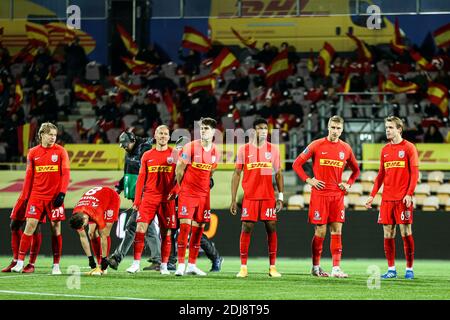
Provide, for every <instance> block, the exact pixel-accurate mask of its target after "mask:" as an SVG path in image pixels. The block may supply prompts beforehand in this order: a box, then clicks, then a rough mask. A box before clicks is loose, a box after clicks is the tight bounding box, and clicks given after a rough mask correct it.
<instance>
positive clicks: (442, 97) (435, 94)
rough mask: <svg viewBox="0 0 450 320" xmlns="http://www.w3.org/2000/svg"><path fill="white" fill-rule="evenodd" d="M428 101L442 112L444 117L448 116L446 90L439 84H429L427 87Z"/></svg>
mask: <svg viewBox="0 0 450 320" xmlns="http://www.w3.org/2000/svg"><path fill="white" fill-rule="evenodd" d="M427 94H428V100H430V102H431V103H432V104H435V105H436V106H438V107H439V109H440V110H441V111H442V114H443V115H444V117H447V116H448V113H449V112H448V89H447V87H446V86H444V85H442V84H440V83H434V82H430V83H429V85H428V90H427Z"/></svg>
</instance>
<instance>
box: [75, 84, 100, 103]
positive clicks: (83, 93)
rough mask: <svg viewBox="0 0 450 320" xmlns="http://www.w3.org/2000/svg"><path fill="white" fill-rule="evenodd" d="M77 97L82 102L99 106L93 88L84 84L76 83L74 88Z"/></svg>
mask: <svg viewBox="0 0 450 320" xmlns="http://www.w3.org/2000/svg"><path fill="white" fill-rule="evenodd" d="M74 92H75V96H76V97H77V98H80V99H82V100H85V101H88V102H90V103H91V104H92V105H96V104H97V94H96V93H95V88H94V87H93V86H89V85H85V84H83V83H76V84H75V87H74Z"/></svg>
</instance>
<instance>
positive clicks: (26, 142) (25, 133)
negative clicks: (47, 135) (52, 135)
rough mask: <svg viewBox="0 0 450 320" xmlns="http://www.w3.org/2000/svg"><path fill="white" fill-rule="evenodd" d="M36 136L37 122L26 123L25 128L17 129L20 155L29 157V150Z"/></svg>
mask: <svg viewBox="0 0 450 320" xmlns="http://www.w3.org/2000/svg"><path fill="white" fill-rule="evenodd" d="M35 134H36V122H33V123H26V124H24V125H23V126H20V127H17V138H18V142H19V145H18V148H19V154H20V155H21V156H23V157H26V156H27V153H28V149H29V147H30V144H31V142H32V141H33V138H34V135H35Z"/></svg>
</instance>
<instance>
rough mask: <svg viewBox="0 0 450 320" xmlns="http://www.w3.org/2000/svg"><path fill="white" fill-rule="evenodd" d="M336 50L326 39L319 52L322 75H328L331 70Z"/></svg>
mask: <svg viewBox="0 0 450 320" xmlns="http://www.w3.org/2000/svg"><path fill="white" fill-rule="evenodd" d="M335 52H336V51H335V50H334V48H333V46H332V45H331V44H329V43H328V42H326V41H325V44H324V45H323V48H322V50H320V52H319V69H320V72H321V74H322V75H324V76H326V77H328V76H329V75H330V72H331V61H333V58H334V54H335Z"/></svg>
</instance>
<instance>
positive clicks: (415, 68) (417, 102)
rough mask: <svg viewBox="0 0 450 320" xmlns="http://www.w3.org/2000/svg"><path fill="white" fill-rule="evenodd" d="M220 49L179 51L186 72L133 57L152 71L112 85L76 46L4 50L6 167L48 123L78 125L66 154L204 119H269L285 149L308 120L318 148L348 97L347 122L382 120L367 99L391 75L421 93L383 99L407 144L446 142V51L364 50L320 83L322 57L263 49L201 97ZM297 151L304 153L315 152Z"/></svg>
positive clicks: (1, 107)
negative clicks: (282, 65) (280, 60)
mask: <svg viewBox="0 0 450 320" xmlns="http://www.w3.org/2000/svg"><path fill="white" fill-rule="evenodd" d="M405 40H406V39H405ZM223 47H224V46H223V45H221V44H220V43H214V42H213V44H212V46H211V49H210V50H209V51H208V52H207V53H204V54H203V53H199V52H197V51H193V50H186V49H184V48H180V50H179V52H178V59H179V61H180V64H176V63H174V62H172V61H170V59H168V58H167V56H166V55H165V53H164V52H162V50H159V49H158V48H157V46H154V45H152V44H150V45H148V46H147V47H145V48H142V49H141V50H140V51H139V53H138V54H137V56H136V57H135V59H136V60H139V61H144V62H145V63H146V66H147V68H140V69H139V68H135V66H134V67H133V66H132V67H131V69H132V70H130V67H129V66H128V67H127V66H126V63H125V64H123V66H122V69H123V72H122V73H120V74H118V75H113V74H111V73H110V72H109V71H108V70H110V69H111V68H110V67H106V66H102V65H99V64H98V63H96V62H95V61H91V62H89V59H88V57H87V56H86V54H85V51H84V49H83V47H81V46H80V44H79V41H78V39H77V38H76V39H75V40H74V41H73V42H72V43H71V44H61V45H60V46H57V47H56V48H55V50H54V51H53V52H50V51H49V50H48V49H47V48H45V47H38V48H31V49H30V47H29V46H28V47H26V48H24V49H23V50H22V51H20V52H19V53H17V54H15V55H14V56H11V55H10V54H9V51H8V48H6V47H3V46H2V45H1V43H0V161H3V162H5V161H18V160H20V159H21V155H22V154H21V151H20V147H19V146H20V144H21V141H19V137H20V135H18V131H19V128H20V127H21V126H23V125H24V124H26V123H30V124H34V125H33V126H32V127H33V128H35V127H38V126H39V125H40V124H41V123H43V122H46V121H51V122H53V123H56V124H58V123H59V124H61V123H67V121H72V122H76V125H75V126H74V127H73V128H74V129H73V130H72V131H70V132H67V131H66V130H65V128H64V126H61V125H60V130H59V132H58V141H59V142H60V143H62V144H64V143H72V142H75V143H81V142H84V143H86V142H87V143H116V142H117V138H118V135H119V134H120V132H121V131H122V130H123V129H125V128H126V127H134V132H135V133H136V134H137V135H138V136H152V135H153V131H154V129H155V128H156V127H157V126H158V125H160V124H168V125H169V127H170V128H171V129H176V128H187V129H190V130H192V129H193V123H194V121H195V120H198V119H199V118H200V117H201V116H203V117H211V118H214V119H216V120H217V121H218V129H226V128H239V127H242V128H244V129H247V128H249V127H251V125H248V124H251V123H252V121H253V120H254V117H255V116H261V117H263V118H265V119H268V121H269V126H270V128H279V129H280V130H281V132H282V137H283V139H284V141H288V140H289V137H290V135H291V133H292V132H296V133H297V134H300V135H301V136H304V134H305V132H306V130H307V125H306V122H307V120H308V119H309V120H310V121H312V125H311V126H310V127H309V126H308V130H310V131H311V132H312V133H313V135H312V137H313V138H314V137H316V136H317V135H318V134H320V132H321V130H323V129H325V128H320V127H319V121H318V119H319V108H320V106H321V105H325V106H326V109H327V110H330V111H331V113H332V114H335V113H336V111H337V108H338V106H339V104H340V101H341V96H340V93H343V92H344V93H346V92H355V93H358V94H354V95H348V96H345V98H344V99H343V100H344V103H345V106H348V107H350V108H349V110H351V111H350V113H349V114H347V115H348V116H350V117H380V118H383V116H386V115H385V114H381V113H380V112H381V111H382V102H383V101H382V100H383V97H382V96H381V95H376V94H371V95H369V94H364V93H367V92H380V91H385V90H383V88H382V87H380V79H382V78H384V79H385V80H386V79H388V78H389V76H390V75H395V77H397V79H398V80H399V81H403V82H404V83H413V84H416V85H417V86H416V88H415V89H414V90H411V91H410V92H400V91H401V90H399V91H398V92H395V90H396V89H394V90H393V91H392V90H391V92H392V93H393V94H391V95H387V96H386V97H385V98H386V99H387V100H385V101H387V102H388V103H389V105H390V106H391V107H392V110H393V112H392V113H393V115H396V116H399V117H401V118H403V119H405V120H406V121H405V123H406V124H407V128H406V130H405V138H406V139H408V140H409V141H412V142H443V141H446V142H450V141H449V137H448V131H449V130H448V100H447V106H446V107H444V108H442V106H441V107H439V106H437V105H436V104H435V103H432V101H430V99H429V94H428V93H427V90H428V88H429V83H431V82H433V83H435V84H439V85H442V86H444V87H445V88H446V90H447V91H448V88H450V76H449V70H450V51H449V50H448V47H447V48H439V49H436V50H432V49H430V48H431V46H428V45H426V44H425V43H424V45H423V46H422V47H420V48H418V47H416V46H411V50H403V52H397V51H396V50H393V49H392V46H391V45H389V44H381V45H377V46H367V48H369V50H370V53H371V58H370V60H366V61H362V60H361V57H360V55H359V54H358V53H357V51H355V52H349V53H346V54H344V53H336V54H335V55H334V59H332V61H331V65H330V68H331V71H330V73H329V76H324V75H323V74H322V72H321V70H320V67H319V63H318V59H317V54H315V56H314V57H313V55H312V53H311V54H310V55H309V54H300V53H297V52H296V49H295V48H294V47H293V46H291V45H289V44H288V43H283V45H282V47H281V48H277V47H274V46H272V45H271V44H270V43H265V44H264V45H263V48H262V49H261V50H258V49H255V48H249V47H246V48H245V49H242V48H237V47H232V48H229V49H230V50H231V51H232V52H233V53H234V54H235V56H236V57H237V60H238V61H239V66H238V67H233V68H232V69H230V70H229V71H227V72H225V73H224V74H221V75H220V76H219V77H218V78H217V81H216V82H214V83H213V84H211V85H210V87H209V88H206V89H205V88H204V87H195V86H194V85H193V84H192V83H193V82H195V80H197V79H199V78H201V77H203V76H205V75H207V74H208V73H209V68H210V66H211V64H212V63H213V62H214V60H215V59H216V58H217V57H218V56H219V55H220V53H221V50H222V49H223ZM282 50H287V51H288V55H287V56H288V60H289V65H290V69H289V70H290V71H289V72H290V75H289V76H288V77H286V78H284V79H281V80H280V81H277V82H276V83H275V84H273V85H271V86H269V84H268V83H267V79H266V75H267V72H268V70H270V66H271V64H272V62H273V61H274V59H276V58H277V56H278V54H279V53H280V52H281V51H282ZM412 52H414V53H419V54H420V55H421V56H420V57H424V58H426V59H428V61H430V63H429V64H428V67H427V68H423V65H422V64H421V63H420V61H419V60H417V59H415V58H414V57H413V55H412ZM347 75H350V77H347ZM347 81H348V82H347ZM80 92H81V94H80ZM446 94H448V92H447V93H446ZM80 97H81V99H80ZM82 100H87V101H89V102H90V103H91V105H92V106H91V107H90V108H91V110H90V111H91V112H92V118H95V120H94V121H87V119H86V117H84V116H83V115H80V114H79V103H78V102H79V101H82ZM357 105H359V106H367V108H366V109H367V110H369V111H365V112H364V111H363V112H362V113H361V109H358V108H352V106H357ZM344 116H345V114H344ZM91 120H92V119H91ZM309 128H310V129H309ZM111 130H112V131H111ZM109 131H110V132H109ZM108 132H109V133H108ZM300 141H301V142H300V145H301V146H304V145H306V144H307V143H308V142H309V141H302V140H300Z"/></svg>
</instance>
